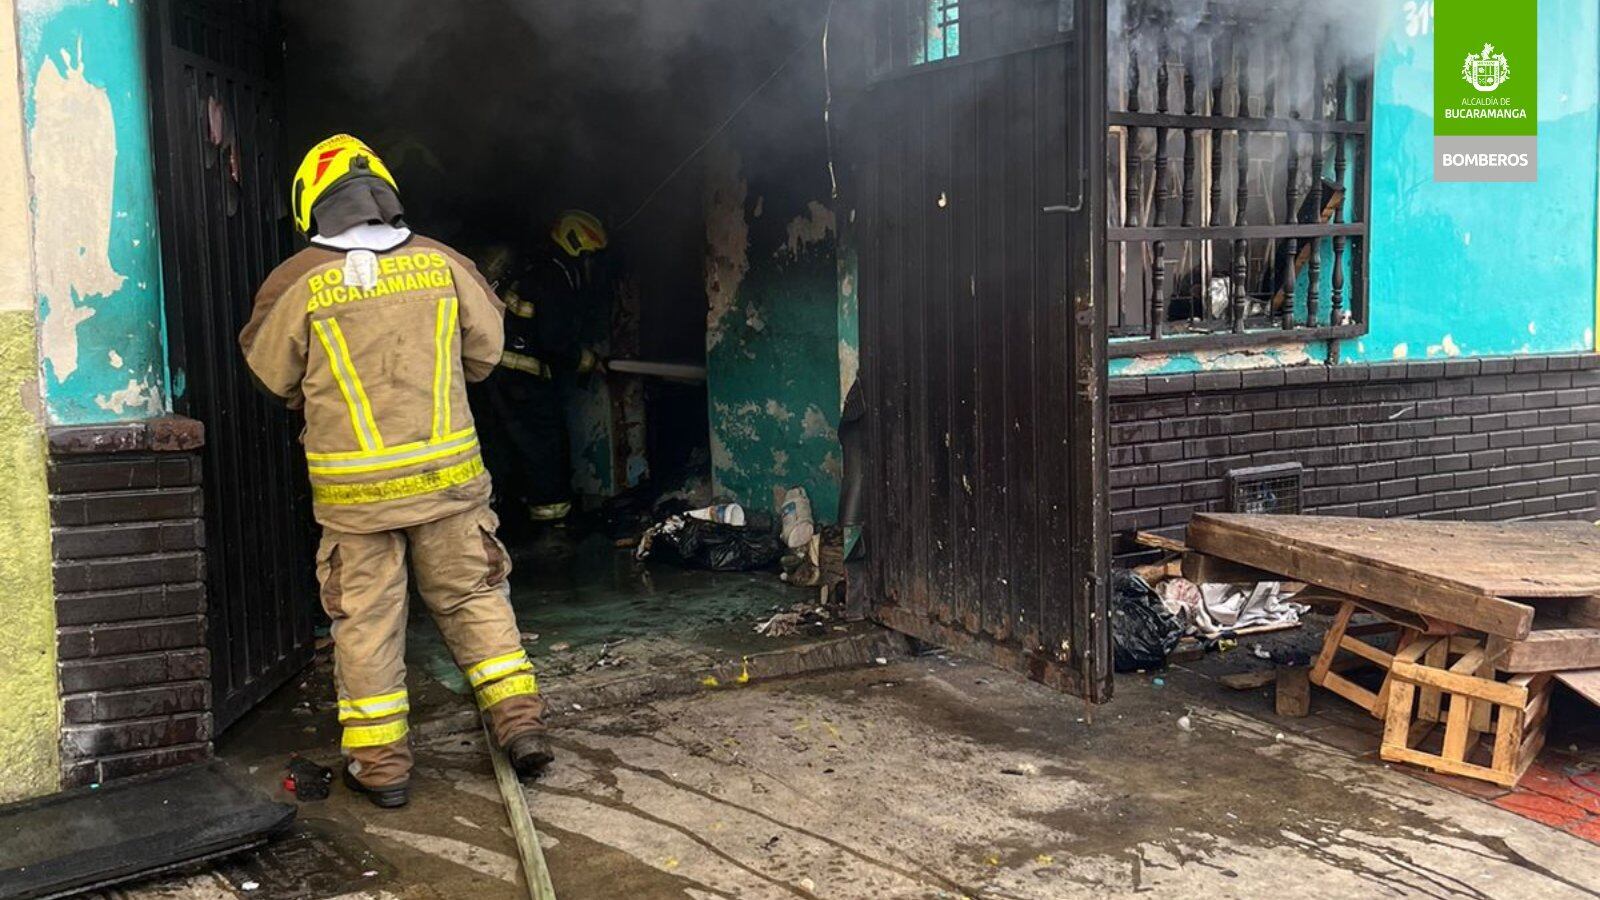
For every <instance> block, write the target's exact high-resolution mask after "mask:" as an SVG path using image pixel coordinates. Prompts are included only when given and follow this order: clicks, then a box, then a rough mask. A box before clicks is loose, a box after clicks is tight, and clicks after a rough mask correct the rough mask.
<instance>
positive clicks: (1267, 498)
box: [1227, 463, 1303, 515]
mask: <svg viewBox="0 0 1600 900" xmlns="http://www.w3.org/2000/svg"><path fill="white" fill-rule="evenodd" d="M1302 474H1303V471H1302V469H1301V467H1300V464H1299V463H1284V464H1282V465H1276V466H1256V467H1253V468H1248V469H1233V470H1231V471H1229V472H1228V476H1227V481H1228V511H1229V512H1238V513H1267V514H1270V515H1294V514H1297V513H1299V512H1301V510H1302V506H1301V500H1300V484H1301V476H1302Z"/></svg>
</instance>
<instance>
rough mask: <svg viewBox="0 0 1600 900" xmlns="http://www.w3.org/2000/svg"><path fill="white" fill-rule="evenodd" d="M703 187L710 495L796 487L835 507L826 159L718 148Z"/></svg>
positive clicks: (835, 298)
mask: <svg viewBox="0 0 1600 900" xmlns="http://www.w3.org/2000/svg"><path fill="white" fill-rule="evenodd" d="M707 171H708V176H707V186H706V242H707V261H706V294H707V297H708V300H709V309H708V311H707V315H706V365H707V392H708V394H709V405H710V415H711V463H712V474H713V478H714V484H715V489H716V493H717V495H718V497H719V498H727V499H732V500H736V501H738V502H740V503H743V504H745V505H746V506H748V507H751V508H753V509H770V508H771V507H772V492H773V488H775V487H788V486H793V485H802V486H804V487H805V489H806V492H807V493H808V494H809V495H810V496H811V502H812V508H813V511H814V513H815V515H816V517H817V518H818V519H819V520H821V521H832V520H833V519H834V518H835V516H836V515H837V511H838V502H839V478H840V474H841V471H842V465H843V460H842V457H841V455H840V450H839V442H838V425H839V375H838V372H839V352H838V341H839V321H838V305H839V291H838V277H839V276H838V262H837V257H836V252H835V250H836V237H837V227H836V223H835V220H834V214H833V210H832V208H831V206H829V205H828V204H827V199H828V181H827V169H826V165H825V162H822V161H819V160H817V159H816V158H815V157H814V156H812V155H811V154H806V153H799V154H795V155H792V156H790V157H789V158H787V159H774V158H773V157H770V156H768V157H759V156H752V157H747V156H745V155H743V154H740V153H739V152H738V151H737V150H736V149H734V148H733V147H731V146H726V145H725V146H722V147H719V148H718V150H717V152H716V153H715V155H714V156H713V157H712V158H711V160H710V161H709V162H708V166H707Z"/></svg>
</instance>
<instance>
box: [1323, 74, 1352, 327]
mask: <svg viewBox="0 0 1600 900" xmlns="http://www.w3.org/2000/svg"><path fill="white" fill-rule="evenodd" d="M1348 89H1349V85H1348V84H1347V83H1346V81H1345V74H1344V69H1342V68H1341V69H1340V70H1339V74H1337V75H1335V76H1334V79H1333V90H1334V114H1333V118H1334V120H1335V121H1337V122H1343V121H1344V119H1345V105H1344V104H1345V94H1346V93H1347V92H1348ZM1346 153H1347V151H1346V149H1345V135H1344V134H1342V133H1341V134H1336V135H1334V144H1333V182H1334V184H1336V185H1338V186H1339V187H1338V191H1339V203H1338V205H1336V206H1335V207H1334V208H1333V224H1335V225H1339V224H1342V223H1343V222H1344V198H1345V194H1346V193H1348V192H1347V191H1346V190H1345V187H1344V179H1345V175H1346V174H1347V173H1348V172H1349V167H1350V161H1349V159H1347V158H1346V155H1345V154H1346ZM1344 244H1345V238H1344V235H1342V234H1336V235H1334V236H1333V292H1332V295H1331V296H1330V297H1329V298H1328V322H1329V324H1332V325H1338V324H1341V323H1340V322H1339V317H1340V316H1341V315H1342V314H1343V310H1344Z"/></svg>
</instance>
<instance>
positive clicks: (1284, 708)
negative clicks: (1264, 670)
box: [1272, 666, 1311, 718]
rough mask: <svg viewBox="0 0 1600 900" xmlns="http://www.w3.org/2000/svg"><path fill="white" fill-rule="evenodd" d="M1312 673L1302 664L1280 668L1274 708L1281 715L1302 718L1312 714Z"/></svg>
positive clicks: (1274, 694) (1273, 700)
mask: <svg viewBox="0 0 1600 900" xmlns="http://www.w3.org/2000/svg"><path fill="white" fill-rule="evenodd" d="M1310 676H1311V673H1310V671H1308V670H1307V669H1305V668H1304V667H1302V666H1284V667H1282V668H1280V669H1278V678H1277V688H1276V689H1275V690H1274V692H1273V697H1272V703H1273V708H1274V709H1275V710H1277V713H1278V715H1280V716H1291V717H1294V718H1301V717H1304V716H1307V715H1310V714H1311V677H1310Z"/></svg>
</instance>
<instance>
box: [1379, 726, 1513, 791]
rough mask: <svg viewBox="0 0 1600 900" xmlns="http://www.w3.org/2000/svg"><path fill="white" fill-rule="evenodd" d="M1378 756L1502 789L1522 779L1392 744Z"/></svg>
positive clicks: (1385, 746)
mask: <svg viewBox="0 0 1600 900" xmlns="http://www.w3.org/2000/svg"><path fill="white" fill-rule="evenodd" d="M1538 736H1539V738H1540V743H1541V745H1542V743H1543V738H1544V733H1543V732H1539V733H1538ZM1378 756H1379V757H1381V758H1382V759H1385V760H1388V761H1390V762H1404V763H1411V764H1412V765H1415V766H1421V767H1423V768H1425V769H1432V770H1433V771H1435V772H1443V773H1445V774H1447V775H1461V776H1464V777H1466V778H1476V779H1478V780H1480V781H1489V782H1493V783H1494V784H1498V785H1501V786H1502V787H1514V786H1515V785H1516V783H1517V780H1518V779H1519V778H1521V777H1522V776H1521V774H1520V773H1518V774H1508V773H1504V772H1500V771H1497V770H1495V769H1491V768H1489V767H1488V766H1480V765H1477V764H1475V763H1469V762H1457V761H1456V760H1453V759H1445V758H1444V757H1441V756H1434V755H1433V754H1432V753H1424V752H1423V751H1421V750H1412V749H1411V748H1409V747H1396V746H1393V745H1390V744H1384V745H1383V748H1382V749H1381V750H1379V751H1378Z"/></svg>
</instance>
